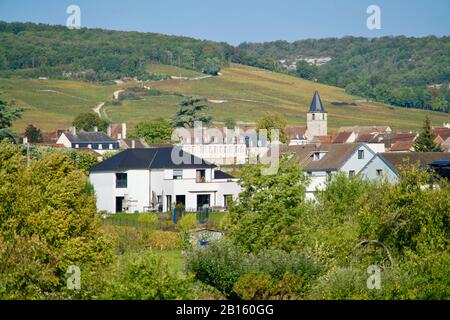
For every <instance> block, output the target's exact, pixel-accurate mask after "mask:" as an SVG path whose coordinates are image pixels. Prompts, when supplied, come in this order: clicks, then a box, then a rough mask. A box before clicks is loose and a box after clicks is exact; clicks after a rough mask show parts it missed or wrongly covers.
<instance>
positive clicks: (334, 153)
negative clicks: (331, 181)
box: [281, 143, 362, 171]
mask: <svg viewBox="0 0 450 320" xmlns="http://www.w3.org/2000/svg"><path fill="white" fill-rule="evenodd" d="M361 146H362V144H357V143H346V144H325V145H321V146H317V145H312V144H307V145H299V146H284V147H283V148H282V149H281V152H282V153H287V152H293V153H294V154H295V158H296V159H297V160H298V161H299V163H300V164H301V165H302V166H303V167H304V168H305V169H306V170H308V171H328V170H329V171H335V170H339V169H340V168H341V167H342V165H343V164H344V163H345V161H346V160H347V159H348V158H349V157H350V156H351V155H352V154H353V153H354V152H355V151H356V150H357V149H358V148H360V147H361ZM317 152H323V153H325V155H324V156H323V157H322V158H321V159H320V160H314V159H313V156H314V153H317Z"/></svg>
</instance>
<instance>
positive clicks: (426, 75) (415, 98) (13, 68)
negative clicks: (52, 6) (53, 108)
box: [0, 22, 450, 112]
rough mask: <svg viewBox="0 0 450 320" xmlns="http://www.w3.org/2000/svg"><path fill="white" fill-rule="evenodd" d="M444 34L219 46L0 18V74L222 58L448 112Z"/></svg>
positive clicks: (91, 72) (192, 65)
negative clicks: (1, 20) (0, 20)
mask: <svg viewBox="0 0 450 320" xmlns="http://www.w3.org/2000/svg"><path fill="white" fill-rule="evenodd" d="M449 53H450V37H441V38H438V37H434V36H429V37H424V38H407V37H404V36H398V37H382V38H374V39H368V38H360V37H359V38H358V37H344V38H341V39H337V38H329V39H319V40H302V41H296V42H293V43H289V42H286V41H276V42H267V43H259V44H258V43H243V44H241V45H239V46H238V47H233V46H231V45H229V44H226V43H219V42H214V41H206V40H197V39H192V38H187V37H179V36H167V35H162V34H157V33H142V32H124V31H110V30H101V29H81V30H69V29H67V28H66V27H64V26H50V25H44V24H33V23H6V22H0V77H9V76H11V75H14V76H23V77H27V78H29V77H31V78H37V77H51V78H57V79H80V80H86V81H92V82H97V81H111V80H115V79H119V78H124V77H136V78H138V79H140V80H160V79H163V78H164V75H163V74H155V73H152V72H148V69H146V66H147V65H148V64H166V65H174V66H179V67H182V68H186V69H191V70H196V71H200V72H203V73H206V74H211V75H217V74H218V73H219V71H220V69H221V68H223V67H225V66H228V65H229V63H230V62H234V63H241V64H245V65H250V66H255V67H260V68H261V67H262V68H265V69H268V70H272V71H277V72H284V73H289V74H291V75H296V76H298V77H301V78H304V79H308V80H313V81H318V82H321V83H325V84H329V85H333V86H338V87H342V88H345V89H346V91H347V92H348V93H349V94H352V95H359V96H362V97H366V98H368V99H373V100H377V101H381V102H385V103H388V104H392V105H396V106H401V107H406V108H419V109H428V110H430V109H431V110H435V111H442V112H449V111H450V90H449V81H450V54H449Z"/></svg>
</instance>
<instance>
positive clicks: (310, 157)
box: [283, 144, 376, 200]
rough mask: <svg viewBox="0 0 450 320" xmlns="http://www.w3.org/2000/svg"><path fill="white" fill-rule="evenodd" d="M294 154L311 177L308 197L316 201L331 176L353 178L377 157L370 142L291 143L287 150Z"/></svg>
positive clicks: (307, 190)
mask: <svg viewBox="0 0 450 320" xmlns="http://www.w3.org/2000/svg"><path fill="white" fill-rule="evenodd" d="M289 152H290V153H293V154H294V156H295V157H296V160H297V161H299V163H300V165H301V166H302V167H303V169H304V171H305V174H306V175H308V176H309V177H310V179H311V181H310V184H309V185H308V187H307V189H306V197H307V199H311V200H314V199H315V195H314V193H315V192H316V191H318V190H323V189H324V188H325V186H326V181H327V178H328V177H329V176H330V175H332V174H334V173H336V172H345V173H346V174H348V175H349V176H350V177H352V176H355V175H356V174H358V173H360V172H361V170H362V169H363V168H364V167H365V166H366V164H367V163H368V162H369V161H370V160H371V159H372V158H373V157H374V156H375V154H376V153H375V151H374V150H372V149H371V148H370V147H369V146H368V145H367V144H323V145H320V146H317V145H311V144H309V145H299V146H288V147H286V148H285V149H284V150H283V153H289Z"/></svg>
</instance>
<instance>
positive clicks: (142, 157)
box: [89, 147, 240, 213]
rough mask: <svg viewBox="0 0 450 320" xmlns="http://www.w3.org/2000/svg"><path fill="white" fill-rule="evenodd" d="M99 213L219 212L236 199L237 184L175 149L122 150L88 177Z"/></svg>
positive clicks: (238, 189)
mask: <svg viewBox="0 0 450 320" xmlns="http://www.w3.org/2000/svg"><path fill="white" fill-rule="evenodd" d="M89 179H90V181H91V183H92V185H93V186H94V189H95V193H96V196H97V208H98V210H100V211H106V212H111V213H117V212H130V213H133V212H146V211H154V210H159V211H170V210H171V209H172V208H173V207H174V206H175V205H180V206H183V207H184V208H185V209H186V211H199V210H201V209H202V208H204V207H209V208H213V209H214V208H215V209H217V210H223V209H224V208H226V207H227V206H228V205H229V203H230V201H232V200H233V201H234V200H236V199H237V196H238V194H239V192H240V187H239V185H238V184H237V179H235V178H233V177H232V176H230V175H228V174H227V173H225V172H223V171H221V170H219V169H218V168H217V166H216V165H214V164H212V163H209V162H207V161H205V160H204V159H200V158H198V157H195V156H193V155H191V154H189V153H187V152H185V151H183V150H182V149H181V148H179V147H169V148H149V149H127V150H125V151H122V152H120V153H119V154H117V155H115V156H113V157H111V158H109V159H107V160H105V161H103V162H101V163H99V164H98V165H96V166H94V167H93V168H92V169H91V171H90V175H89Z"/></svg>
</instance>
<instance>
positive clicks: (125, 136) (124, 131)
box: [122, 123, 127, 139]
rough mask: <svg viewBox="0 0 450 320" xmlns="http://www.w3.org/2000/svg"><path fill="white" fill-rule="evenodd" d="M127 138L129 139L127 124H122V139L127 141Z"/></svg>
mask: <svg viewBox="0 0 450 320" xmlns="http://www.w3.org/2000/svg"><path fill="white" fill-rule="evenodd" d="M126 138H127V124H126V123H122V139H126Z"/></svg>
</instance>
